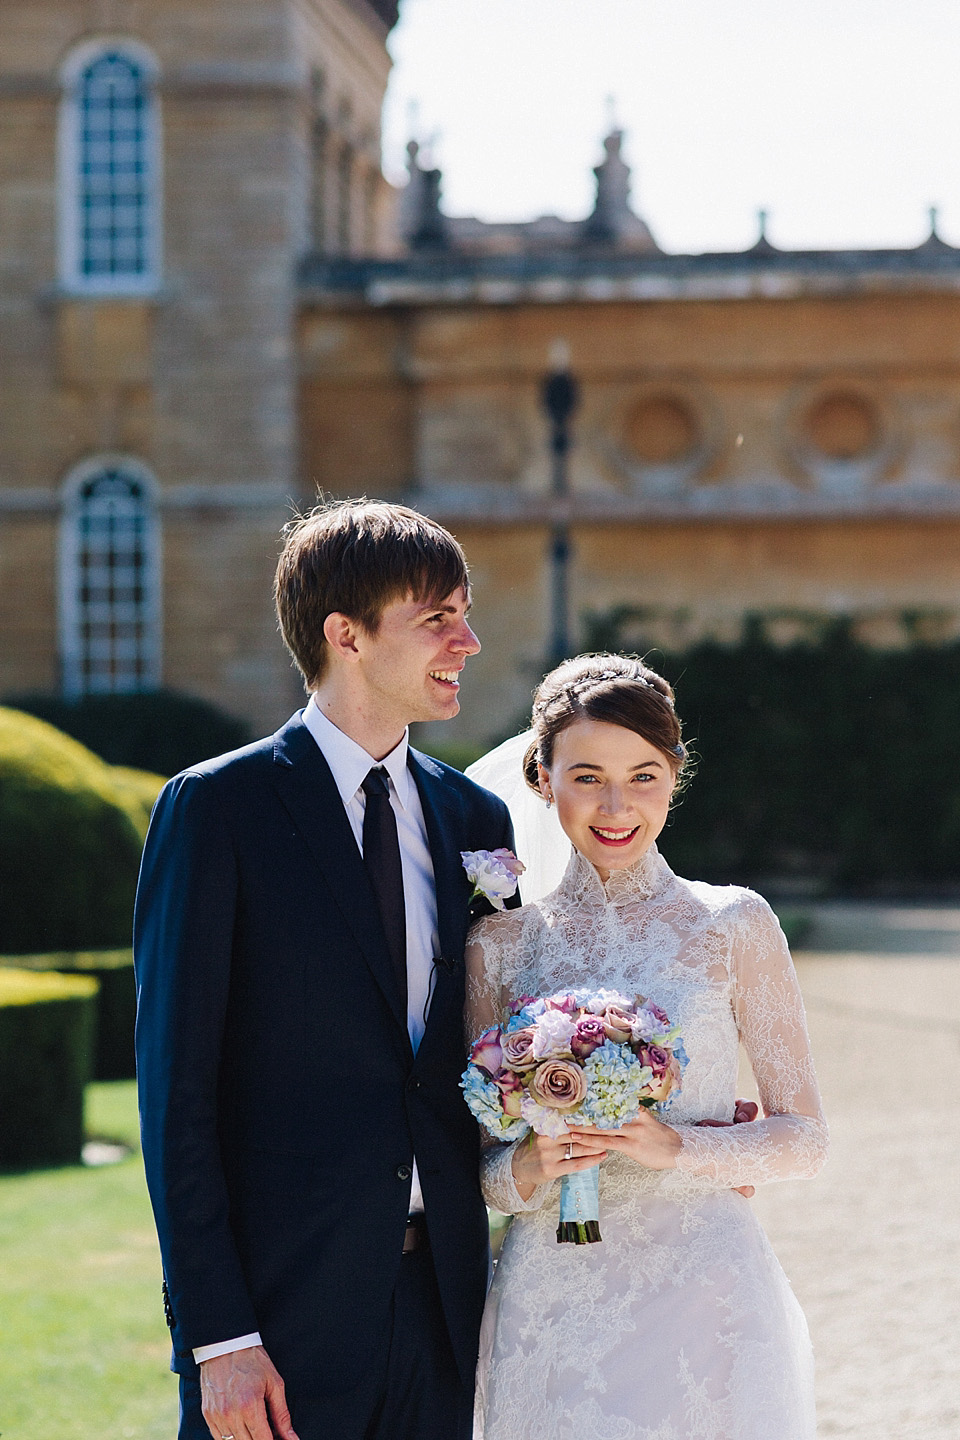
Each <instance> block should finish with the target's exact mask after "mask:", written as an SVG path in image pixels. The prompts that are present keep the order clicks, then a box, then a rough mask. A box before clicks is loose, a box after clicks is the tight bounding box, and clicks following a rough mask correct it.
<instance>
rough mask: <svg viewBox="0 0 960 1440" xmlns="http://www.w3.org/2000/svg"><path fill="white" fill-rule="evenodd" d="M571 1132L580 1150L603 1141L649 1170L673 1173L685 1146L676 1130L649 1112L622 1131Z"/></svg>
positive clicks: (642, 1113)
mask: <svg viewBox="0 0 960 1440" xmlns="http://www.w3.org/2000/svg"><path fill="white" fill-rule="evenodd" d="M572 1133H573V1137H574V1140H575V1142H576V1147H577V1148H578V1149H579V1148H580V1147H581V1146H583V1145H586V1144H587V1143H589V1142H591V1141H593V1142H596V1141H597V1140H599V1139H601V1138H602V1141H603V1144H604V1145H605V1146H606V1148H607V1149H608V1150H619V1151H620V1153H621V1155H626V1156H627V1158H628V1159H630V1160H635V1161H636V1163H637V1164H638V1165H643V1166H645V1167H646V1168H647V1169H648V1170H673V1169H674V1167H675V1166H676V1163H677V1156H678V1154H679V1153H680V1146H681V1144H682V1142H681V1140H680V1136H679V1135H678V1134H677V1132H676V1130H671V1128H670V1126H669V1125H664V1124H663V1122H662V1121H661V1120H657V1119H656V1118H655V1117H654V1116H653V1115H651V1114H650V1111H649V1110H641V1111H640V1114H639V1115H638V1116H637V1118H636V1120H631V1121H629V1122H628V1124H626V1125H621V1126H620V1128H619V1130H594V1129H593V1128H592V1127H590V1128H587V1127H582V1128H578V1129H576V1130H574V1131H573V1132H572Z"/></svg>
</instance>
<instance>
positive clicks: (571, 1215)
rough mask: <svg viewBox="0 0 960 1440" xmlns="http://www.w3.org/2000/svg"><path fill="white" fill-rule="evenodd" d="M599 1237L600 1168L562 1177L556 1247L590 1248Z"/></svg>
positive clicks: (597, 1166) (579, 1171)
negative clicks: (586, 1246) (582, 1246)
mask: <svg viewBox="0 0 960 1440" xmlns="http://www.w3.org/2000/svg"><path fill="white" fill-rule="evenodd" d="M601 1238H602V1237H601V1235H600V1166H599V1165H594V1166H593V1167H592V1168H591V1169H590V1170H577V1171H576V1172H575V1173H574V1174H573V1175H564V1177H563V1179H562V1180H561V1182H560V1224H559V1225H558V1226H557V1244H558V1245H563V1244H564V1243H566V1244H569V1245H592V1244H594V1243H595V1242H596V1241H597V1240H600V1239H601Z"/></svg>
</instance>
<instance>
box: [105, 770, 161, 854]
mask: <svg viewBox="0 0 960 1440" xmlns="http://www.w3.org/2000/svg"><path fill="white" fill-rule="evenodd" d="M110 780H111V783H112V785H113V787H114V789H115V790H116V791H117V793H118V794H119V795H122V796H123V797H124V798H125V799H126V801H127V802H128V805H129V806H136V807H137V811H138V814H139V825H138V829H139V830H140V838H141V839H142V840H146V838H147V827H148V825H149V824H150V816H151V814H152V812H153V807H154V805H155V804H156V803H157V796H158V795H159V794H160V791H161V790H162V789H163V787H164V785H166V783H167V781H166V778H165V777H164V776H163V775H154V773H153V771H152V770H133V769H131V768H130V766H128V765H111V766H110Z"/></svg>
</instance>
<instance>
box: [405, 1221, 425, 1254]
mask: <svg viewBox="0 0 960 1440" xmlns="http://www.w3.org/2000/svg"><path fill="white" fill-rule="evenodd" d="M429 1243H430V1240H429V1236H428V1235H427V1224H426V1221H425V1220H424V1218H423V1215H422V1214H421V1215H408V1217H407V1228H406V1230H405V1231H404V1232H403V1253H404V1255H410V1254H412V1253H413V1251H414V1250H422V1249H423V1248H424V1247H425V1246H426V1245H428V1244H429Z"/></svg>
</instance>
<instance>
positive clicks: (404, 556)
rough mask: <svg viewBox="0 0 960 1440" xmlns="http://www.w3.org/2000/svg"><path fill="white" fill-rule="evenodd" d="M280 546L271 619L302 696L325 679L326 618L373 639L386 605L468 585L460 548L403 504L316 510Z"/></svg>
mask: <svg viewBox="0 0 960 1440" xmlns="http://www.w3.org/2000/svg"><path fill="white" fill-rule="evenodd" d="M283 540H284V545H283V551H282V553H281V555H280V563H279V564H278V566H277V575H276V582H275V587H274V594H275V598H276V604H277V618H278V620H279V622H280V631H281V634H282V635H283V639H284V643H285V644H286V646H287V649H288V650H289V651H290V654H291V655H292V656H293V658H294V660H295V661H296V663H297V666H298V668H299V669H300V671H301V673H302V675H303V678H304V682H305V684H306V687H307V689H308V690H313V689H315V688H316V686H317V685H318V683H319V681H320V678H321V676H322V675H323V671H324V666H325V663H326V652H327V642H326V638H325V637H324V633H323V626H324V621H325V620H326V618H327V616H328V615H331V614H333V613H334V612H339V613H340V614H343V615H348V616H349V617H350V619H351V620H354V621H356V622H357V623H358V624H360V625H362V626H363V628H364V630H366V631H367V633H368V634H371V635H375V634H376V633H377V630H378V629H379V628H380V621H381V619H382V617H383V611H384V608H385V606H387V605H389V604H391V602H392V601H394V600H403V599H406V597H407V596H408V595H412V596H413V598H414V600H416V601H418V602H422V603H424V604H428V605H429V604H432V603H433V602H434V601H438V602H439V601H440V600H444V599H446V597H447V596H448V595H450V594H452V592H453V591H454V590H460V589H464V590H466V589H467V588H468V585H469V572H468V570H467V560H466V556H465V555H464V553H463V551H462V549H461V548H460V545H459V544H458V542H457V541H456V540H455V539H454V538H453V536H452V535H451V534H450V533H449V531H447V530H444V528H443V526H442V525H438V524H437V522H436V521H435V520H431V519H429V517H428V516H426V515H420V514H419V513H418V512H417V511H416V510H410V509H408V508H407V506H406V505H391V504H389V503H388V502H387V501H384V500H341V501H336V502H334V503H333V504H329V505H318V506H317V507H316V509H315V510H311V511H310V513H309V514H308V515H299V516H297V518H296V519H295V520H291V521H290V523H289V524H288V525H286V526H285V527H284V530H283Z"/></svg>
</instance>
